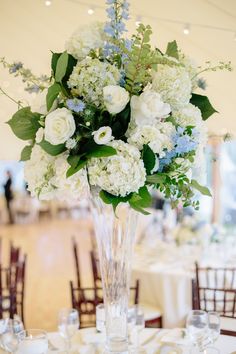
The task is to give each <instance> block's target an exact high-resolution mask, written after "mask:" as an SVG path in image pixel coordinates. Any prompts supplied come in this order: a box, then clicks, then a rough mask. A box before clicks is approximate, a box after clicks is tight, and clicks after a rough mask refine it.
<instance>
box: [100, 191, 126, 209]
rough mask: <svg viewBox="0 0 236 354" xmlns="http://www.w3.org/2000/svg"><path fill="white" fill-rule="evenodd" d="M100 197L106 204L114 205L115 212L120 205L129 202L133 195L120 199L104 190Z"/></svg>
mask: <svg viewBox="0 0 236 354" xmlns="http://www.w3.org/2000/svg"><path fill="white" fill-rule="evenodd" d="M99 196H100V198H101V199H102V200H103V202H104V203H105V204H112V207H113V210H114V212H115V211H116V208H117V206H118V205H119V204H120V203H126V202H127V201H129V199H130V198H131V197H132V193H131V194H129V195H127V196H126V197H119V196H116V195H112V194H110V193H108V192H106V191H103V190H102V191H101V192H100V193H99Z"/></svg>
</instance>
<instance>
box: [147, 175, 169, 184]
mask: <svg viewBox="0 0 236 354" xmlns="http://www.w3.org/2000/svg"><path fill="white" fill-rule="evenodd" d="M146 181H147V182H148V183H151V184H160V183H165V181H166V175H163V174H160V173H157V174H155V175H151V176H147V178H146Z"/></svg>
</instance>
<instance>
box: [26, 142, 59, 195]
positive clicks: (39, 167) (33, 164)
mask: <svg viewBox="0 0 236 354" xmlns="http://www.w3.org/2000/svg"><path fill="white" fill-rule="evenodd" d="M54 162H55V157H53V156H51V155H49V154H47V153H46V152H45V151H44V150H43V149H42V148H41V147H40V146H39V145H37V144H36V145H34V147H33V149H32V153H31V157H30V160H28V161H26V162H25V168H24V174H25V181H26V182H27V184H28V190H29V191H30V192H31V195H32V196H33V197H38V198H39V199H40V200H50V199H52V198H53V197H54V196H55V187H54V186H53V184H52V183H51V178H52V177H53V176H54Z"/></svg>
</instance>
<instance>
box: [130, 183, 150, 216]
mask: <svg viewBox="0 0 236 354" xmlns="http://www.w3.org/2000/svg"><path fill="white" fill-rule="evenodd" d="M129 204H130V206H131V207H132V208H133V209H135V210H136V211H138V212H140V213H142V214H145V215H148V214H150V213H149V212H148V211H146V210H144V208H148V207H150V206H151V204H152V196H151V194H150V193H149V191H148V189H147V187H146V186H143V187H141V188H140V189H139V191H138V193H133V195H132V197H131V198H130V200H129Z"/></svg>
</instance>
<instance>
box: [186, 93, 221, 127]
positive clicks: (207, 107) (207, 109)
mask: <svg viewBox="0 0 236 354" xmlns="http://www.w3.org/2000/svg"><path fill="white" fill-rule="evenodd" d="M190 102H191V103H192V104H193V105H194V106H197V107H198V108H199V109H200V111H201V113H202V118H203V120H207V119H208V118H209V117H210V116H211V115H212V114H213V113H219V112H218V111H217V110H215V108H214V107H213V106H212V105H211V103H210V101H209V99H208V97H207V96H202V95H198V94H196V93H193V94H192V98H191V100H190Z"/></svg>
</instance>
